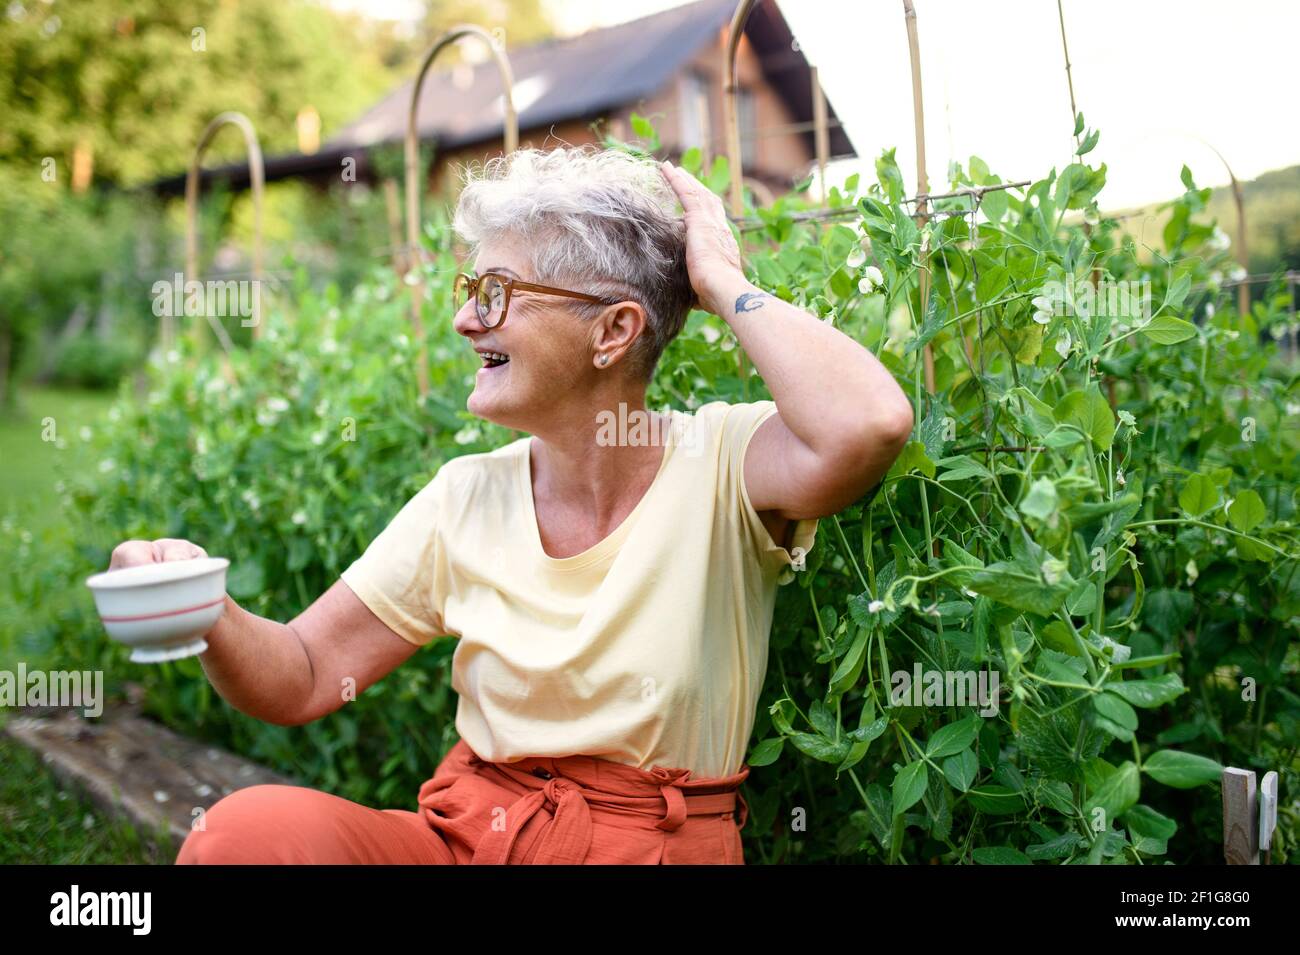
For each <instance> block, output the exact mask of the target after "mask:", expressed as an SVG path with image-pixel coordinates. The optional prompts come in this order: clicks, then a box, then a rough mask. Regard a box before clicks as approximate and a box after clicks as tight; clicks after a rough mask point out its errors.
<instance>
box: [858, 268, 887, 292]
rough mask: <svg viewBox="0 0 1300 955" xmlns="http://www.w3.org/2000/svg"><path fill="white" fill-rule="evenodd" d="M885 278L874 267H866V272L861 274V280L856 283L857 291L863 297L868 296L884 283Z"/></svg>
mask: <svg viewBox="0 0 1300 955" xmlns="http://www.w3.org/2000/svg"><path fill="white" fill-rule="evenodd" d="M884 281H885V276H884V275H883V274H881V271H880V269H878V268H876V266H874V265H868V266H867V268H866V271H865V272H863V273H862V279H861V280H860V281H859V282H858V291H859V292H861V293H862V294H863V295H870V294H871V293H872V292H874V291H875V290H876V289H878V288H880V286H881V285H882V284H883V283H884Z"/></svg>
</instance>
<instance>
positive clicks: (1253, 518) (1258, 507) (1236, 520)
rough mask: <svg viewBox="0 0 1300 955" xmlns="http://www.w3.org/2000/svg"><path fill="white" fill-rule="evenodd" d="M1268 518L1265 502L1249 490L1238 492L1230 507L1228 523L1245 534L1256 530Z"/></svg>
mask: <svg viewBox="0 0 1300 955" xmlns="http://www.w3.org/2000/svg"><path fill="white" fill-rule="evenodd" d="M1266 517H1268V511H1267V510H1265V509H1264V502H1263V500H1262V499H1261V498H1260V496H1259V495H1258V494H1256V493H1255V492H1254V491H1252V490H1250V489H1249V488H1247V489H1246V490H1244V491H1238V492H1237V496H1236V497H1235V498H1233V501H1232V503H1231V504H1229V505H1228V521H1229V522H1230V523H1231V524H1232V526H1233V527H1235V528H1237V530H1239V531H1241V532H1242V533H1243V534H1245V533H1249V532H1250V531H1252V530H1254V529H1255V528H1256V527H1258V526H1259V525H1260V524H1261V523H1263V521H1264V519H1265V518H1266Z"/></svg>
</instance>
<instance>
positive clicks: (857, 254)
mask: <svg viewBox="0 0 1300 955" xmlns="http://www.w3.org/2000/svg"><path fill="white" fill-rule="evenodd" d="M866 261H867V253H866V251H865V250H864V249H863V248H862V246H860V245H855V246H854V247H853V251H851V252H850V253H849V257H848V258H847V259H845V260H844V264H845V265H847V266H848V267H849V268H851V269H856V268H860V267H861V266H862V264H863V263H864V262H866Z"/></svg>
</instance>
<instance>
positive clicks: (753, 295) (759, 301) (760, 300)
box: [736, 292, 771, 315]
mask: <svg viewBox="0 0 1300 955" xmlns="http://www.w3.org/2000/svg"><path fill="white" fill-rule="evenodd" d="M768 298H771V296H770V295H768V294H767V293H766V292H746V293H745V294H744V295H742V296H740V298H738V299H736V314H737V315H739V314H740V313H741V312H752V311H754V309H756V308H762V307H763V305H764V299H768Z"/></svg>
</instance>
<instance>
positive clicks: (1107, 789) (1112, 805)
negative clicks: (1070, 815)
mask: <svg viewBox="0 0 1300 955" xmlns="http://www.w3.org/2000/svg"><path fill="white" fill-rule="evenodd" d="M1141 788H1142V782H1141V779H1140V777H1139V775H1138V768H1137V764H1136V763H1134V762H1133V761H1132V760H1128V761H1126V762H1124V763H1123V764H1122V765H1121V766H1120V767H1119V768H1118V769H1117V770H1115V772H1113V773H1111V774H1110V775H1109V776H1107V777H1106V779H1105V780H1103V781H1102V783H1101V785H1100V786H1098V787H1097V788H1096V790H1095V791H1094V792H1093V794H1092V796H1091V797H1090V798H1089V799H1088V801H1087V802H1086V803H1084V805H1083V815H1084V818H1085V819H1087V820H1088V822H1089V823H1091V822H1092V811H1093V810H1094V809H1096V808H1098V807H1100V808H1101V809H1103V810H1104V811H1105V813H1106V822H1107V824H1108V825H1109V823H1110V822H1111V821H1112V820H1114V819H1118V818H1119V817H1120V816H1122V815H1123V814H1124V813H1125V812H1127V811H1128V810H1129V809H1131V808H1132V807H1133V806H1135V805H1137V801H1138V797H1139V796H1140V795H1141Z"/></svg>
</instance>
